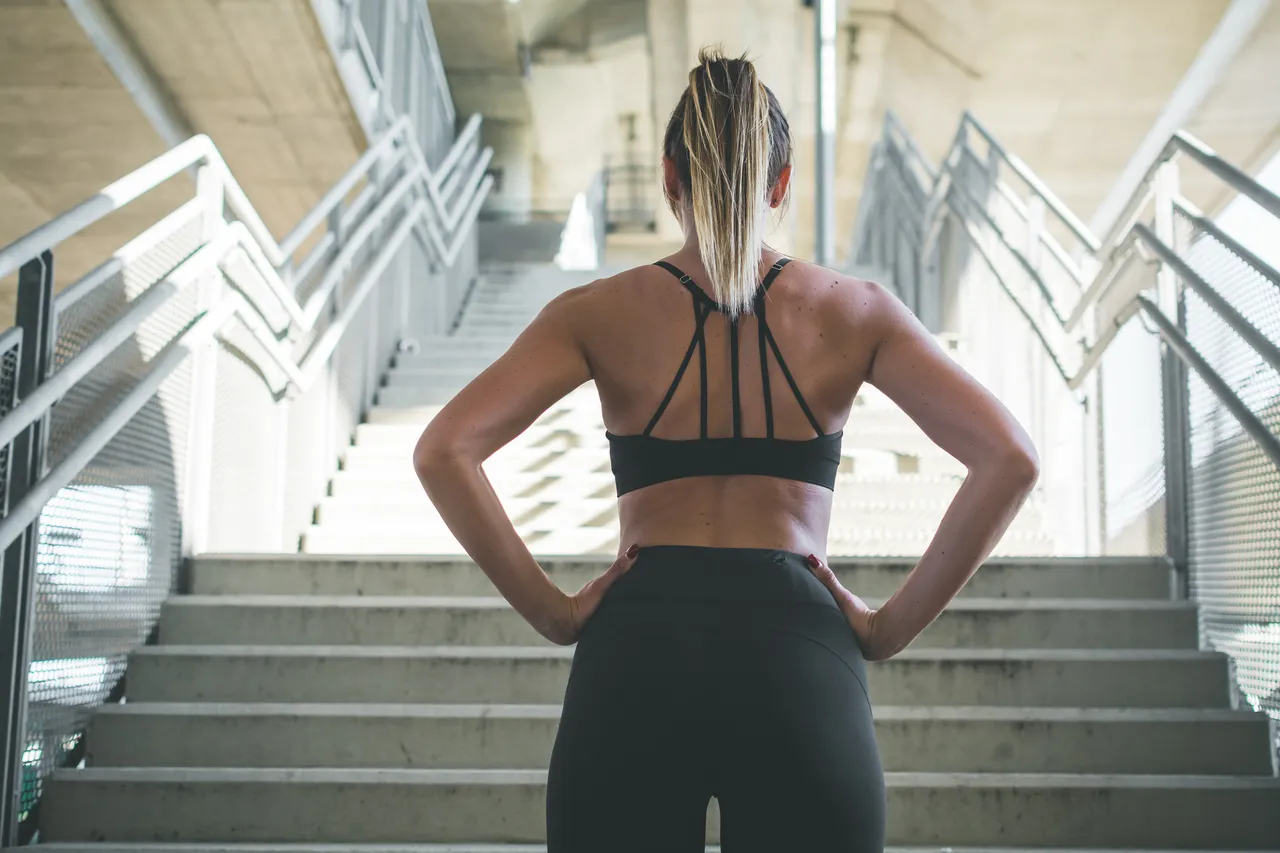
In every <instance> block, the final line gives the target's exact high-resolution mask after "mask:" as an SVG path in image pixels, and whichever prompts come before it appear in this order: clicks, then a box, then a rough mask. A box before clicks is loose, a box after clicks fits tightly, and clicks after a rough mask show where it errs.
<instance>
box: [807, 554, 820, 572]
mask: <svg viewBox="0 0 1280 853" xmlns="http://www.w3.org/2000/svg"><path fill="white" fill-rule="evenodd" d="M807 559H808V560H809V567H810V568H814V569H816V568H818V566H820V565H822V561H821V560H819V559H818V558H817V557H815V556H814V555H812V554H810V555H809V556H808V558H807Z"/></svg>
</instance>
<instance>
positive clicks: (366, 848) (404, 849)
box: [4, 842, 1280, 853]
mask: <svg viewBox="0 0 1280 853" xmlns="http://www.w3.org/2000/svg"><path fill="white" fill-rule="evenodd" d="M31 849H32V848H31V847H21V848H17V847H12V848H4V850H5V851H14V853H17V852H18V851H20V850H21V851H30V850H31ZM34 849H36V850H37V851H39V850H49V851H56V853H133V851H138V853H546V850H547V847H546V845H545V844H308V843H306V842H301V843H295V844H257V843H240V844H237V843H225V844H221V843H219V844H208V843H185V844H184V843H176V844H174V843H168V842H129V843H125V844H119V843H110V842H106V843H103V842H99V843H81V842H56V843H52V844H40V845H38V846H36V847H35V848H34ZM705 851H706V853H719V851H720V845H718V844H708V845H706V847H705ZM885 853H1228V851H1216V850H1195V849H1194V848H1192V849H1186V848H1180V849H1179V850H1176V851H1175V850H1171V849H1167V848H1158V849H1157V848H1151V849H1147V848H1101V847H1090V848H1068V847H886V848H885ZM1234 853H1238V851H1234ZM1255 853H1280V848H1278V849H1277V850H1272V851H1268V850H1259V851H1255Z"/></svg>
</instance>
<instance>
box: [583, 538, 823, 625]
mask: <svg viewBox="0 0 1280 853" xmlns="http://www.w3.org/2000/svg"><path fill="white" fill-rule="evenodd" d="M607 598H609V599H612V600H614V601H632V600H636V601H639V600H645V601H650V600H653V599H662V600H664V601H668V602H678V601H687V602H691V603H694V602H701V603H708V604H734V603H753V604H778V605H786V604H814V605H820V606H824V607H830V608H833V609H836V610H838V609H839V608H838V607H837V606H836V603H835V599H833V598H832V597H831V592H830V591H829V590H828V589H827V588H826V587H825V586H823V585H822V582H821V581H819V580H818V579H817V578H816V577H814V575H813V572H812V571H810V569H809V564H808V562H807V560H806V555H804V554H800V553H797V552H795V551H785V550H781V549H775V548H715V547H711V546H706V545H646V546H641V548H640V553H639V555H638V556H637V557H636V561H635V563H633V564H632V566H631V568H630V569H628V570H627V571H626V573H625V574H623V576H622V577H620V578H618V580H617V581H615V582H614V584H613V586H612V587H611V588H610V589H609V592H608V593H607Z"/></svg>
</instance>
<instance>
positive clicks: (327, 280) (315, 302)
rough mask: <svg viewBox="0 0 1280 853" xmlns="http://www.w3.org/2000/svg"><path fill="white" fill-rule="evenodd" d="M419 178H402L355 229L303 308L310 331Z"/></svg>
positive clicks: (410, 175) (414, 174)
mask: <svg viewBox="0 0 1280 853" xmlns="http://www.w3.org/2000/svg"><path fill="white" fill-rule="evenodd" d="M418 177H419V173H418V172H417V170H414V171H411V172H409V173H408V174H407V175H405V176H404V177H403V178H401V179H400V182H399V183H397V184H396V186H395V187H394V188H393V189H392V190H391V192H389V193H387V195H386V197H385V198H384V199H383V200H382V201H380V202H379V203H378V206H377V207H376V208H374V210H373V212H372V213H370V214H369V216H368V217H367V218H366V219H365V220H364V221H363V222H361V223H360V227H358V228H357V229H356V230H355V233H354V234H352V235H351V236H350V237H349V238H348V239H347V240H346V241H345V245H343V247H342V249H340V250H339V251H338V256H337V257H336V258H334V259H333V261H332V262H331V263H330V265H329V269H328V271H326V273H325V276H324V278H323V279H321V281H320V285H319V286H318V287H317V288H316V290H315V293H313V294H312V295H311V298H309V299H308V300H307V304H306V306H305V307H304V309H303V313H304V315H305V318H306V327H307V328H308V329H311V328H315V324H316V321H317V320H318V319H319V318H320V314H321V312H322V311H323V310H324V306H325V305H326V304H327V303H328V301H329V297H330V296H331V295H332V294H333V291H334V289H335V288H336V287H337V286H338V283H339V282H340V281H341V280H342V276H343V275H344V274H346V271H347V266H348V265H349V264H350V263H351V258H352V257H353V256H354V255H355V253H356V252H358V251H359V250H360V248H361V246H363V245H364V243H365V241H366V240H368V239H369V236H370V235H371V234H372V233H373V231H374V229H375V228H377V227H378V226H379V225H381V224H382V223H383V222H384V221H385V220H386V218H387V216H388V215H389V214H390V212H391V211H392V210H393V209H394V208H395V206H396V205H398V204H399V203H400V200H401V199H402V198H404V197H405V195H406V194H408V192H409V191H410V190H411V189H413V185H414V184H415V183H416V182H417V179H418Z"/></svg>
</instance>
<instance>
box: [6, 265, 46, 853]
mask: <svg viewBox="0 0 1280 853" xmlns="http://www.w3.org/2000/svg"><path fill="white" fill-rule="evenodd" d="M16 319H17V325H18V326H20V327H21V328H22V335H23V337H22V351H21V357H20V359H19V361H18V376H17V382H16V383H15V384H16V389H15V391H16V394H15V396H16V397H17V399H19V400H21V399H22V398H23V397H26V396H27V395H29V394H31V393H32V392H33V391H34V390H35V389H36V388H38V387H39V386H40V384H41V383H43V382H44V380H45V379H46V377H48V375H49V370H50V368H51V366H52V361H53V340H52V338H53V326H54V322H53V252H52V251H51V250H48V249H46V250H45V251H44V252H42V253H41V254H40V255H39V256H38V257H36V258H33V259H31V260H29V261H27V262H26V263H25V264H23V265H22V267H21V269H20V270H19V271H18V307H17V318H16ZM48 425H49V415H48V414H47V413H46V414H45V415H44V417H42V418H40V419H38V420H36V421H35V422H34V423H32V424H31V425H30V426H28V427H27V428H26V429H25V430H23V432H22V433H21V434H20V435H19V436H18V437H17V438H16V439H14V442H13V444H12V446H11V447H10V454H9V488H8V490H7V492H6V495H5V506H4V511H5V514H6V515H7V514H8V512H9V508H10V507H11V506H13V505H14V504H15V503H17V502H18V501H20V500H22V498H23V497H24V496H25V495H26V494H27V492H28V491H30V489H31V488H32V486H34V485H35V483H36V482H37V481H38V480H39V479H40V478H41V477H42V476H43V475H44V473H45V467H46V465H47V460H46V459H45V451H46V450H47V448H48V443H49V429H48ZM39 527H40V522H39V519H37V520H36V521H33V522H32V523H31V524H30V526H28V527H27V529H26V531H25V532H24V533H23V534H22V535H21V536H19V537H18V539H17V540H15V541H14V542H13V544H12V545H10V546H9V547H8V548H6V549H5V551H4V557H3V574H2V575H0V643H3V651H2V654H0V669H2V671H3V674H2V675H0V678H3V684H4V688H5V696H6V698H5V703H4V706H3V709H4V710H3V713H4V727H3V737H4V780H3V782H2V783H0V786H2V791H0V793H2V795H3V796H2V797H0V832H3V838H0V843H3V844H4V845H5V846H11V845H17V844H20V843H22V841H23V839H20V838H19V837H18V836H19V832H20V826H19V821H20V818H21V816H22V789H23V777H24V775H25V774H24V765H23V753H24V752H25V751H26V742H27V732H26V728H27V670H28V668H29V667H30V657H31V608H32V602H33V601H34V593H35V577H36V547H37V544H38V542H39Z"/></svg>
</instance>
